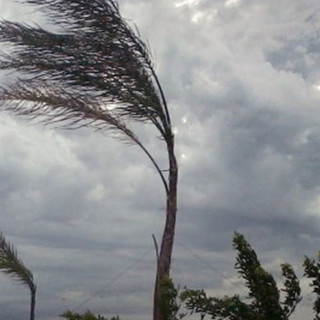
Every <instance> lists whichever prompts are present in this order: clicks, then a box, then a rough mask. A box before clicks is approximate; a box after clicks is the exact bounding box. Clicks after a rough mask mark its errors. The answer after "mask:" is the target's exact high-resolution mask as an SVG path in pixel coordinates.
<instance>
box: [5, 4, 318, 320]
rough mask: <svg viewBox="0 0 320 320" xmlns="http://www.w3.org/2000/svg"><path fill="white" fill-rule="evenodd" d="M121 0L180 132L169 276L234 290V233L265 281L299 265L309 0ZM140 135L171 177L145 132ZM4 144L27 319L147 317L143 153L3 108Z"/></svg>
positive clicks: (313, 179) (311, 18) (308, 108)
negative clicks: (31, 315) (33, 301)
mask: <svg viewBox="0 0 320 320" xmlns="http://www.w3.org/2000/svg"><path fill="white" fill-rule="evenodd" d="M119 3H120V8H121V11H122V13H123V15H124V16H125V17H126V18H127V19H129V23H136V24H137V26H138V27H139V30H140V32H141V36H142V38H143V39H145V40H147V41H148V43H149V44H150V48H151V51H152V55H153V58H154V62H155V66H156V70H157V72H158V75H159V78H160V79H161V82H162V84H163V87H164V89H165V92H166V95H167V99H168V102H169V106H170V111H171V113H172V118H173V122H174V126H175V130H176V135H177V153H178V157H179V163H180V189H179V213H178V226H177V238H176V240H177V241H176V246H175V251H174V259H173V277H174V279H175V280H176V282H177V283H180V285H182V286H184V285H187V286H192V287H205V288H207V289H208V290H210V292H212V293H219V294H224V293H234V292H236V291H238V292H239V293H240V294H243V291H241V282H239V281H238V280H237V276H236V274H235V273H234V271H233V264H234V257H235V255H234V252H232V248H231V240H232V236H233V232H234V230H238V231H239V232H243V233H244V235H245V236H246V237H248V239H249V241H250V242H251V243H252V245H253V246H254V247H255V248H257V251H258V253H259V254H260V256H261V257H262V260H263V262H264V263H265V264H266V265H267V266H268V267H269V269H270V270H271V271H272V272H274V273H275V274H278V273H277V272H279V264H280V263H281V262H283V261H288V262H290V263H292V264H294V265H295V266H296V268H297V270H300V271H301V262H302V259H303V256H304V254H310V255H315V254H316V253H317V251H318V250H319V248H320V237H319V235H320V230H319V223H318V220H319V210H320V198H319V195H320V161H319V160H320V156H319V152H320V113H319V108H320V91H319V88H320V71H319V70H320V69H319V67H318V66H319V62H320V54H319V50H318V49H319V44H320V42H319V41H320V40H319V39H320V38H319V35H320V23H319V12H320V11H319V9H320V5H319V4H318V1H315V0H310V1H301V0H295V1H292V0H291V1H288V0H282V1H275V0H274V1H273V0H271V1H253V0H252V1H249V0H247V1H246V0H225V1H218V0H214V1H212V0H206V1H205V0H203V1H199V0H179V1H178V0H176V1H168V0H150V1H145V0H134V1H131V0H130V1H129V0H121V1H119ZM0 12H1V16H2V17H3V18H5V19H11V20H15V21H26V22H28V23H31V22H32V21H34V22H37V23H40V24H41V25H44V26H47V27H50V25H49V24H48V22H47V21H46V20H45V18H44V17H43V16H41V13H40V12H38V11H34V10H33V9H30V7H25V6H23V5H21V3H19V4H18V5H17V4H16V3H14V1H9V0H0ZM3 80H4V81H6V79H5V78H4V79H3ZM137 130H138V132H139V133H140V136H141V137H142V139H143V141H144V142H145V143H146V144H147V145H148V147H149V148H150V149H151V151H152V152H153V154H154V155H155V157H156V158H157V160H158V161H159V163H160V165H161V168H162V169H164V170H165V169H167V168H166V167H165V163H166V162H165V161H166V159H165V158H163V152H162V150H163V149H162V147H163V145H162V144H161V141H159V139H157V137H156V136H155V135H154V131H153V130H152V128H150V127H148V126H146V127H137ZM0 150H1V152H0V199H1V202H0V229H1V230H2V231H3V232H4V234H5V235H6V236H7V237H8V239H9V240H10V241H11V242H12V243H14V244H15V246H16V247H17V249H18V250H19V252H20V253H21V256H22V257H23V259H24V260H25V262H26V264H27V265H28V267H29V268H30V269H31V270H33V272H34V274H35V277H36V281H37V283H38V288H39V292H38V305H37V315H38V318H39V319H43V320H53V319H58V315H59V314H60V313H61V312H63V311H64V310H66V309H68V308H71V309H72V310H76V311H80V310H85V309H87V308H90V309H92V310H93V311H95V312H97V313H99V312H100V313H104V314H107V315H114V314H119V315H121V316H122V317H123V318H124V319H128V320H134V319H149V318H150V314H151V311H152V308H151V306H152V299H151V297H152V291H153V284H154V273H155V253H154V249H153V246H152V239H151V234H153V233H154V234H155V235H156V236H158V237H159V236H160V234H161V231H162V224H163V218H164V201H165V195H164V192H163V190H162V186H161V182H160V180H159V178H158V177H157V175H156V173H155V172H154V171H153V168H152V166H151V164H149V163H148V162H147V159H145V158H144V155H143V154H140V152H139V151H138V150H137V149H136V148H135V147H133V146H127V145H125V144H122V143H121V142H118V141H117V140H116V139H113V138H110V137H108V133H106V134H101V133H99V132H98V133H97V132H93V131H91V130H89V129H81V130H78V131H71V132H69V131H67V132H66V131H63V130H61V129H58V130H55V129H54V128H53V127H43V126H41V125H37V124H35V123H33V122H25V121H24V119H20V118H19V119H18V118H16V117H14V116H13V115H10V114H6V113H2V114H1V117H0ZM129 267H130V268H129ZM303 285H304V287H305V288H307V284H306V283H303ZM0 288H3V290H1V293H0V318H8V319H13V320H15V319H21V318H23V317H24V316H25V314H26V312H27V306H28V297H27V293H25V292H23V290H22V289H21V288H20V287H19V286H18V285H16V284H14V283H12V282H11V281H9V280H8V279H6V278H5V277H4V276H1V278H0ZM303 303H304V305H305V306H308V303H309V295H306V298H305V299H304V302H303ZM305 308H306V307H304V306H303V305H302V306H301V307H300V308H299V309H298V311H297V312H298V313H297V319H298V318H299V315H301V314H304V316H305V315H306V314H308V313H307V312H310V308H309V309H308V310H309V311H306V309H305ZM310 317H311V315H310Z"/></svg>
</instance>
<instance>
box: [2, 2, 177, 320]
mask: <svg viewBox="0 0 320 320" xmlns="http://www.w3.org/2000/svg"><path fill="white" fill-rule="evenodd" d="M25 3H28V4H32V5H38V6H40V7H41V9H42V10H43V11H44V12H45V13H46V14H47V15H48V16H49V17H50V18H52V20H53V21H54V22H55V24H56V25H57V26H59V27H60V28H61V29H60V31H59V33H52V32H49V31H46V30H44V29H42V28H40V27H31V26H29V25H25V24H19V23H13V22H8V21H2V22H1V23H0V42H9V43H10V44H11V45H12V50H11V51H10V54H8V53H7V54H5V53H3V54H2V61H0V69H2V70H15V71H18V72H20V74H21V78H18V79H17V81H16V82H15V83H13V84H11V85H7V86H5V87H3V88H2V90H1V91H0V100H2V108H3V109H6V110H10V111H13V112H15V113H17V114H21V115H26V116H30V117H41V119H45V121H46V122H49V123H50V122H64V123H65V124H66V126H68V127H71V128H76V127H82V126H91V127H95V128H98V129H101V130H103V129H110V130H114V131H116V132H117V133H119V134H120V136H121V137H124V138H125V139H126V140H128V141H130V142H132V143H134V144H136V145H138V146H139V147H140V148H141V149H142V150H143V152H144V153H145V154H146V155H147V157H148V158H149V159H150V160H151V162H152V164H153V165H154V167H155V169H156V170H157V172H158V174H159V176H160V178H161V180H162V183H163V186H164V189H165V192H166V222H165V227H164V232H163V237H162V241H161V247H160V254H159V258H158V267H157V276H156V284H155V295H154V319H155V320H160V319H161V318H162V316H161V311H160V307H159V306H160V299H161V294H160V289H159V282H160V281H161V280H162V279H164V278H165V277H166V276H169V273H170V266H171V255H172V248H173V242H174V233H175V223H176V211H177V180H178V166H177V161H176V158H175V154H174V135H173V132H172V126H171V120H170V115H169V111H168V107H167V102H166V99H165V96H164V93H163V90H162V88H161V85H160V82H159V80H158V77H157V75H156V73H155V70H154V67H153V65H152V62H151V59H150V55H149V52H148V49H147V47H146V46H145V44H144V43H143V42H142V41H141V40H140V38H139V34H137V33H136V32H134V31H133V30H132V29H131V28H130V27H129V26H128V24H127V23H126V21H125V20H124V19H123V18H122V17H121V15H120V13H119V8H118V6H117V3H116V2H115V1H113V0H90V1H87V0H68V1H65V0H25ZM132 120H134V121H139V122H143V123H145V122H148V123H152V124H153V125H154V126H155V127H156V128H157V130H158V132H159V134H160V137H161V138H162V140H163V141H164V143H165V146H166V149H167V155H168V166H169V170H168V176H166V175H164V173H163V171H162V170H161V169H160V168H159V166H158V164H157V162H156V160H155V159H154V158H153V156H152V155H151V154H150V152H149V151H148V150H147V149H146V147H145V146H144V145H143V144H142V142H141V141H140V140H139V138H138V137H137V135H136V134H135V133H134V132H133V131H132V130H130V129H129V127H128V121H132Z"/></svg>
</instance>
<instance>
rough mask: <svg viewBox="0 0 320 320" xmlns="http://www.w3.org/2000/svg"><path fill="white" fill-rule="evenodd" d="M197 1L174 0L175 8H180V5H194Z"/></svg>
mask: <svg viewBox="0 0 320 320" xmlns="http://www.w3.org/2000/svg"><path fill="white" fill-rule="evenodd" d="M198 2H199V0H181V1H178V2H176V4H175V6H176V8H180V7H183V6H189V7H191V6H195V5H197V4H198Z"/></svg>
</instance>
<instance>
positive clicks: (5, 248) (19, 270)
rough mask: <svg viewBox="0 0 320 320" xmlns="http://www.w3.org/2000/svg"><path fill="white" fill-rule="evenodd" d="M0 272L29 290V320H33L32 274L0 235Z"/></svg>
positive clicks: (33, 286)
mask: <svg viewBox="0 0 320 320" xmlns="http://www.w3.org/2000/svg"><path fill="white" fill-rule="evenodd" d="M0 271H2V272H4V273H5V274H7V275H9V276H10V277H12V278H13V279H15V280H17V281H19V282H20V283H22V284H23V285H25V286H27V287H28V288H29V290H30V295H31V300H30V320H34V316H35V306H36V290H37V287H36V285H35V283H34V281H33V274H32V272H31V271H30V270H29V269H28V268H27V267H26V266H25V265H24V263H23V261H22V260H21V259H20V258H19V257H18V253H17V251H16V250H15V249H14V247H13V246H12V245H11V244H10V243H9V242H8V241H7V240H6V238H5V237H4V235H3V234H2V233H0Z"/></svg>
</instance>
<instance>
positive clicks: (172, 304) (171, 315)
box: [160, 277, 185, 320]
mask: <svg viewBox="0 0 320 320" xmlns="http://www.w3.org/2000/svg"><path fill="white" fill-rule="evenodd" d="M160 293H161V300H160V310H161V315H162V317H163V319H164V320H177V319H182V318H183V317H184V316H185V314H183V313H179V310H180V307H181V305H180V304H179V302H178V296H179V289H178V288H176V287H175V286H174V283H173V281H172V279H171V278H169V277H165V278H164V279H162V280H161V281H160Z"/></svg>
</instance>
